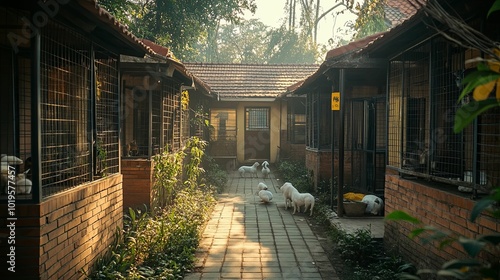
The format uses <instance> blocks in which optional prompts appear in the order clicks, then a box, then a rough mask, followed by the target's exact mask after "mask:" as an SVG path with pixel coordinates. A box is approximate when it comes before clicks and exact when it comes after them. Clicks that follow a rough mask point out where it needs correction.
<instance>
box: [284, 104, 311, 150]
mask: <svg viewBox="0 0 500 280" xmlns="http://www.w3.org/2000/svg"><path fill="white" fill-rule="evenodd" d="M305 101H306V100H305V98H290V100H289V101H288V110H287V112H288V115H287V138H288V139H287V140H288V141H289V142H291V143H293V144H304V143H305V141H306V106H305V104H304V103H305Z"/></svg>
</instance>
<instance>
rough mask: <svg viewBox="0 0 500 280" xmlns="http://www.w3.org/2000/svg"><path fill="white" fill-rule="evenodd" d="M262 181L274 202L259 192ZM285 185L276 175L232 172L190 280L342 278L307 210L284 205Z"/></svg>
mask: <svg viewBox="0 0 500 280" xmlns="http://www.w3.org/2000/svg"><path fill="white" fill-rule="evenodd" d="M259 182H265V183H266V185H267V186H268V187H269V189H270V191H271V192H273V200H272V201H271V203H268V204H264V203H262V202H261V201H260V199H259V197H258V196H256V195H255V192H256V189H257V184H258V183H259ZM281 185H282V183H281V182H280V181H279V180H277V179H276V178H275V177H274V175H273V174H271V176H270V178H266V179H263V178H250V177H246V178H240V177H239V174H238V173H237V172H232V173H230V174H229V180H228V185H227V188H226V190H225V193H223V194H220V195H219V199H218V204H217V206H216V207H215V210H214V211H213V213H212V216H211V217H212V218H211V219H210V221H209V222H208V223H207V226H206V228H205V230H204V232H203V235H202V240H201V241H200V246H199V248H198V250H197V253H196V256H197V257H198V260H197V262H196V263H195V264H196V265H195V267H196V270H195V272H193V273H190V274H188V275H186V277H185V278H184V279H188V280H190V279H203V280H210V279H286V280H293V279H338V277H337V275H336V273H335V270H334V268H333V267H332V266H331V264H329V262H328V257H327V256H326V253H325V252H324V251H323V249H322V247H321V244H320V243H319V242H320V241H318V239H317V237H316V236H315V234H314V233H313V231H312V230H311V228H310V226H309V224H308V222H307V219H306V217H307V216H306V215H307V214H303V213H296V214H295V215H292V209H288V210H285V209H284V199H283V196H282V194H281V192H280V191H279V188H280V187H281ZM325 277H327V278H325Z"/></svg>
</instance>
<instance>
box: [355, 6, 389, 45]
mask: <svg viewBox="0 0 500 280" xmlns="http://www.w3.org/2000/svg"><path fill="white" fill-rule="evenodd" d="M385 1H386V0H366V1H364V2H363V4H362V5H361V6H360V5H359V3H358V4H357V6H356V10H357V14H358V18H357V19H356V22H355V23H354V29H355V30H356V31H357V33H356V35H355V36H354V37H355V39H361V38H364V37H366V36H369V35H372V34H375V33H377V32H382V31H386V30H387V28H389V26H387V24H386V22H385V12H384V5H385Z"/></svg>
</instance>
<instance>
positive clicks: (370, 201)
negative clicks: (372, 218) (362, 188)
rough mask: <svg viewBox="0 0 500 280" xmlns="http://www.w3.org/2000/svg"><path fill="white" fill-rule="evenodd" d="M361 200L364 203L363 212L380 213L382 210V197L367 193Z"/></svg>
mask: <svg viewBox="0 0 500 280" xmlns="http://www.w3.org/2000/svg"><path fill="white" fill-rule="evenodd" d="M361 202H364V203H366V209H365V213H368V214H372V215H382V214H383V213H382V211H384V200H382V198H380V197H378V196H376V195H372V194H367V195H365V196H364V197H363V199H362V200H361Z"/></svg>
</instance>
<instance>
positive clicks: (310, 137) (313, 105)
mask: <svg viewBox="0 0 500 280" xmlns="http://www.w3.org/2000/svg"><path fill="white" fill-rule="evenodd" d="M306 104H307V107H306V116H307V134H306V137H307V138H306V141H307V146H308V147H309V148H318V146H319V136H318V129H319V125H320V124H319V93H318V92H312V93H310V94H308V95H307V102H306Z"/></svg>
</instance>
